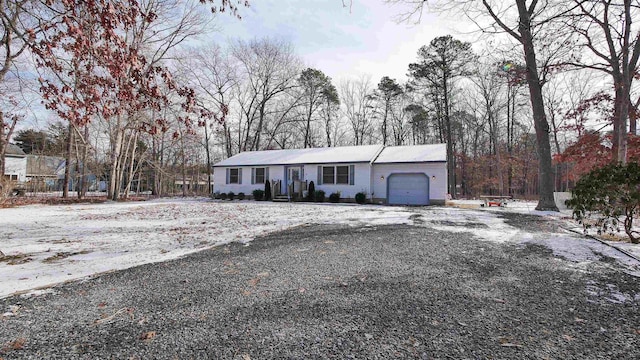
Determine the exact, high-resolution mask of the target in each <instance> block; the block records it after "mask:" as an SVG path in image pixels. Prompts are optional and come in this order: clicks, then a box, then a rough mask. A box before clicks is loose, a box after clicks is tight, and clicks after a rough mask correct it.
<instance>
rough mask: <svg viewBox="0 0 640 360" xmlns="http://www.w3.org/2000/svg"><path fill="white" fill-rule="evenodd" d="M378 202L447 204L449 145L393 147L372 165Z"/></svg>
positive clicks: (375, 200)
mask: <svg viewBox="0 0 640 360" xmlns="http://www.w3.org/2000/svg"><path fill="white" fill-rule="evenodd" d="M372 163H373V168H372V171H371V189H372V199H373V202H374V203H378V204H389V205H443V204H445V202H446V199H447V156H446V145H445V144H433V145H412V146H390V147H386V148H384V149H383V150H382V151H381V152H380V154H378V156H377V157H376V159H375V160H374V161H373V162H372Z"/></svg>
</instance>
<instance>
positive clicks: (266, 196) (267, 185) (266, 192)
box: [264, 180, 271, 201]
mask: <svg viewBox="0 0 640 360" xmlns="http://www.w3.org/2000/svg"><path fill="white" fill-rule="evenodd" d="M264 199H265V200H267V201H269V200H271V184H270V183H269V180H265V181H264Z"/></svg>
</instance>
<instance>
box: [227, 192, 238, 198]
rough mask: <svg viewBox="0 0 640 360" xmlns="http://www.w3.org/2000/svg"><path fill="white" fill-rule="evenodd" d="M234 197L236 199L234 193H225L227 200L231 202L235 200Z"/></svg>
mask: <svg viewBox="0 0 640 360" xmlns="http://www.w3.org/2000/svg"><path fill="white" fill-rule="evenodd" d="M235 197H236V193H234V192H233V191H229V192H228V193H227V199H229V200H233V198H235Z"/></svg>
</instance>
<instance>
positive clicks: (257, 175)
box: [252, 167, 267, 184]
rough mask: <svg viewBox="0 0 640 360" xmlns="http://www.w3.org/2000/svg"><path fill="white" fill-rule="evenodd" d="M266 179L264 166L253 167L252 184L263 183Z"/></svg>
mask: <svg viewBox="0 0 640 360" xmlns="http://www.w3.org/2000/svg"><path fill="white" fill-rule="evenodd" d="M265 180H267V170H266V168H263V167H261V168H253V182H252V184H264V182H265Z"/></svg>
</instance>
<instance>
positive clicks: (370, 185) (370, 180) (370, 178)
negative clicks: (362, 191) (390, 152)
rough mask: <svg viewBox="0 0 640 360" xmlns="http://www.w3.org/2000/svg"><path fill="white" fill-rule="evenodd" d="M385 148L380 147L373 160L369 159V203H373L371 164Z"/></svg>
mask: <svg viewBox="0 0 640 360" xmlns="http://www.w3.org/2000/svg"><path fill="white" fill-rule="evenodd" d="M384 148H385V146H384V145H381V146H380V149H379V150H378V151H377V152H376V154H375V155H374V156H373V159H371V161H369V194H370V195H371V202H372V203H373V163H374V162H375V161H376V160H378V157H380V154H382V151H383V150H384Z"/></svg>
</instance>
